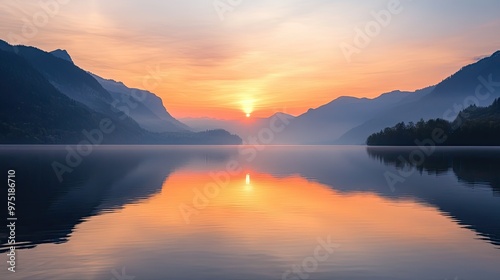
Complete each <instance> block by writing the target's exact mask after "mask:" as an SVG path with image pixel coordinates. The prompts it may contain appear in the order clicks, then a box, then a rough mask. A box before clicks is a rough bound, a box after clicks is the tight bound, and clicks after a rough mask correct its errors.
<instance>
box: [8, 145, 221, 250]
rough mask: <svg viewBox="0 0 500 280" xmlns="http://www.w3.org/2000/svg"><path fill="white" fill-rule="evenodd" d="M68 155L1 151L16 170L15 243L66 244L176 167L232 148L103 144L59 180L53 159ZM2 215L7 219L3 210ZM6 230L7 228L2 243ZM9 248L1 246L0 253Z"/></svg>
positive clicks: (145, 193)
mask: <svg viewBox="0 0 500 280" xmlns="http://www.w3.org/2000/svg"><path fill="white" fill-rule="evenodd" d="M66 155H67V152H66V151H65V150H64V149H59V148H38V149H37V148H20V149H10V150H2V151H0V159H1V161H0V170H2V171H6V170H9V169H14V170H16V175H17V185H18V188H17V193H16V195H17V196H16V200H17V201H16V202H17V204H18V208H17V209H16V210H17V212H16V215H17V217H19V221H18V223H17V236H16V237H17V238H16V241H17V242H20V244H22V245H20V247H25V248H29V247H33V246H36V245H37V244H42V243H60V242H66V241H67V240H68V238H69V236H70V235H71V233H72V231H73V229H74V228H75V226H76V225H77V224H79V223H81V222H82V221H84V220H86V219H88V218H89V217H90V216H93V215H99V214H100V213H101V212H103V211H109V210H111V209H116V208H120V207H122V206H123V205H125V204H128V203H133V202H134V201H137V200H140V199H145V198H148V197H150V196H152V195H154V194H155V193H157V192H158V191H160V189H161V187H162V184H163V182H164V181H165V179H166V178H167V177H168V176H169V175H170V174H171V173H172V172H174V171H175V170H176V169H177V168H179V167H181V166H183V165H185V164H188V163H189V162H191V161H196V160H205V161H207V160H210V161H212V162H220V161H224V160H226V159H227V158H228V156H229V155H230V151H229V150H217V151H203V152H200V151H199V150H196V149H191V150H189V149H179V148H165V149H149V148H143V149H141V148H139V149H137V148H135V149H133V150H132V149H127V148H109V149H108V148H102V149H98V150H95V151H94V152H93V153H92V154H91V155H90V156H89V157H87V158H85V159H84V160H83V162H82V164H81V165H80V166H77V167H76V168H74V172H72V173H70V174H69V173H67V174H65V176H64V177H63V178H64V181H63V182H62V183H60V182H59V181H58V179H57V176H56V175H55V173H54V170H52V163H53V162H55V161H57V162H61V163H64V162H65V160H66ZM0 197H4V194H2V195H1V196H0ZM0 217H1V218H2V219H3V220H5V213H4V211H2V214H1V215H0ZM6 234H7V233H6V231H5V229H4V228H2V229H1V230H0V240H1V241H2V243H3V242H4V241H5V236H6ZM4 246H5V245H0V251H3V250H5V249H4V248H5V247H4ZM2 248H3V249H2Z"/></svg>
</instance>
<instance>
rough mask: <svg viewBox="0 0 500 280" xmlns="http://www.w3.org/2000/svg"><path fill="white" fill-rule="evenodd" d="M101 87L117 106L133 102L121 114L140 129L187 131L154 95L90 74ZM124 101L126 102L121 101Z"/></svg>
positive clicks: (185, 126)
mask: <svg viewBox="0 0 500 280" xmlns="http://www.w3.org/2000/svg"><path fill="white" fill-rule="evenodd" d="M91 75H92V76H93V77H94V78H95V79H96V80H97V81H98V82H99V84H101V86H102V87H103V88H104V89H106V90H107V91H108V92H109V93H110V94H111V96H112V97H113V99H114V100H116V101H115V102H116V104H117V106H116V107H117V109H118V110H119V109H120V106H119V105H118V104H120V103H121V102H123V103H121V104H127V103H124V102H133V103H132V104H133V105H132V106H133V108H129V109H127V107H125V109H124V110H123V112H124V113H125V114H127V115H128V116H129V117H131V118H132V119H134V120H135V121H136V122H137V123H138V124H139V125H140V126H141V127H142V128H144V129H146V130H148V131H151V132H179V131H189V130H190V128H189V127H188V126H187V125H185V124H183V123H181V122H180V121H178V120H176V119H175V118H174V117H172V116H171V115H170V114H169V113H168V112H167V110H166V109H165V107H164V105H163V102H162V100H161V99H160V98H159V97H158V96H156V95H155V94H154V93H151V92H149V91H145V90H140V89H136V88H129V87H127V86H125V85H124V84H123V83H121V82H116V81H114V80H106V79H103V78H101V77H99V76H97V75H95V74H91ZM123 100H126V101H123Z"/></svg>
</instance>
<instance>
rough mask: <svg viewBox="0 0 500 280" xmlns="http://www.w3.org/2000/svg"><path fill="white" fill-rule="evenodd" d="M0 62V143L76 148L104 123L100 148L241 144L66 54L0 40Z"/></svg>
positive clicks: (142, 91)
mask: <svg viewBox="0 0 500 280" xmlns="http://www.w3.org/2000/svg"><path fill="white" fill-rule="evenodd" d="M0 61H1V64H0V79H1V80H0V81H1V83H0V104H1V105H0V108H1V111H0V132H1V134H0V143H1V144H76V143H79V142H80V141H82V140H86V138H88V137H86V135H87V134H91V133H90V132H92V131H94V132H95V131H96V129H99V128H102V124H103V123H105V124H106V127H108V128H110V129H109V130H112V133H111V132H110V133H102V132H101V133H102V134H103V137H99V138H102V139H100V140H102V143H103V144H239V143H241V139H240V138H239V137H238V136H236V135H231V134H230V133H228V132H227V131H223V130H210V131H202V132H193V131H192V130H191V129H190V128H189V127H188V126H187V125H185V124H183V123H181V122H180V121H178V120H176V119H175V118H174V117H172V116H171V115H170V114H169V113H168V111H167V110H166V109H165V107H164V106H163V103H162V101H161V99H160V98H159V97H157V96H156V95H154V94H153V93H151V92H148V91H144V90H139V89H132V88H128V87H126V86H125V85H124V84H123V83H120V82H115V81H113V80H106V79H103V78H101V77H98V76H96V75H93V74H90V73H89V72H87V71H85V70H83V69H81V68H79V67H78V66H77V65H75V64H74V63H73V60H72V59H71V57H70V56H69V54H68V53H67V52H66V51H64V50H56V51H53V52H45V51H42V50H40V49H37V48H34V47H27V46H15V47H14V46H11V45H9V44H8V43H7V42H5V41H1V40H0ZM85 132H87V133H85Z"/></svg>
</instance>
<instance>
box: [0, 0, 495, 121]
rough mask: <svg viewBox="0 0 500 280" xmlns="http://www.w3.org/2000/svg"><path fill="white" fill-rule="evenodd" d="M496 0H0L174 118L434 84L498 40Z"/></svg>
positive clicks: (1, 25)
mask: <svg viewBox="0 0 500 280" xmlns="http://www.w3.org/2000/svg"><path fill="white" fill-rule="evenodd" d="M498 11H500V1H498V0H481V1H470V0H440V1H435V0H420V1H419V0H413V1H412V0H400V1H398V0H371V1H362V0H358V1H356V0H349V1H347V0H343V1H341V0H300V1H299V0H183V1H180V0H164V1H160V0H140V1H139V0H107V1H98V0H40V1H28V0H18V1H11V0H0V38H1V39H3V40H6V41H7V42H9V43H11V44H24V45H32V46H36V47H38V48H40V49H43V50H46V51H51V50H54V49H65V50H67V51H68V52H69V53H70V55H71V56H72V58H73V60H74V61H75V63H76V64H77V65H78V66H80V67H81V68H83V69H85V70H88V71H90V72H93V73H95V74H97V75H99V76H101V77H103V78H108V79H114V80H117V81H122V82H124V83H125V84H126V85H128V86H130V87H137V88H144V89H147V90H150V91H152V92H154V93H155V94H157V95H158V96H160V97H161V98H162V99H163V101H164V105H165V106H166V108H167V109H168V111H169V112H170V113H172V114H173V115H174V116H175V117H177V118H184V117H213V118H219V119H239V118H244V117H245V115H246V114H251V116H252V117H267V116H270V115H272V114H273V113H275V112H287V113H290V114H293V115H299V114H302V113H304V112H306V111H307V110H308V109H309V108H316V107H319V106H321V105H323V104H325V103H328V102H330V101H332V100H333V99H335V98H337V97H339V96H355V97H368V98H374V97H376V96H379V95H380V94H382V93H384V92H389V91H392V90H396V89H398V90H416V89H420V88H424V87H427V86H430V85H434V84H437V83H439V82H440V81H441V80H443V79H445V78H446V77H448V76H450V75H451V74H453V73H454V72H456V71H457V70H459V69H460V68H461V67H463V66H465V65H467V64H470V63H473V62H475V61H476V60H478V59H479V58H481V57H484V56H488V55H491V54H492V53H493V52H495V51H496V50H499V49H500V36H498V30H500V15H499V13H498Z"/></svg>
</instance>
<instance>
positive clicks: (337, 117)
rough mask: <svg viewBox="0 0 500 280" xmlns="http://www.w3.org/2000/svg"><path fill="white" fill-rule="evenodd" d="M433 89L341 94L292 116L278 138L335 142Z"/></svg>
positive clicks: (294, 141)
mask: <svg viewBox="0 0 500 280" xmlns="http://www.w3.org/2000/svg"><path fill="white" fill-rule="evenodd" d="M430 90H431V88H428V89H423V90H420V91H416V92H402V91H393V92H389V93H384V94H382V95H380V96H379V97H377V98H374V99H368V98H355V97H346V96H344V97H339V98H337V99H335V100H333V101H332V102H330V103H328V104H326V105H323V106H321V107H318V108H316V109H310V110H309V111H307V112H306V113H304V114H302V115H300V116H298V117H297V118H295V119H293V120H291V122H290V125H288V126H287V128H286V130H284V131H283V132H282V133H280V134H278V135H277V137H276V140H275V141H276V142H277V143H285V144H331V143H332V141H333V140H334V139H337V138H339V137H340V136H342V135H343V134H344V133H346V132H347V131H349V130H350V129H352V128H354V127H356V126H358V125H360V124H362V123H364V122H366V121H367V120H369V119H372V118H373V117H375V116H376V115H378V114H381V113H383V112H385V111H387V110H388V109H389V108H392V107H394V106H396V105H399V104H404V103H407V102H409V101H411V100H412V98H415V97H416V96H418V97H421V96H424V95H425V94H427V93H428V92H430Z"/></svg>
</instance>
